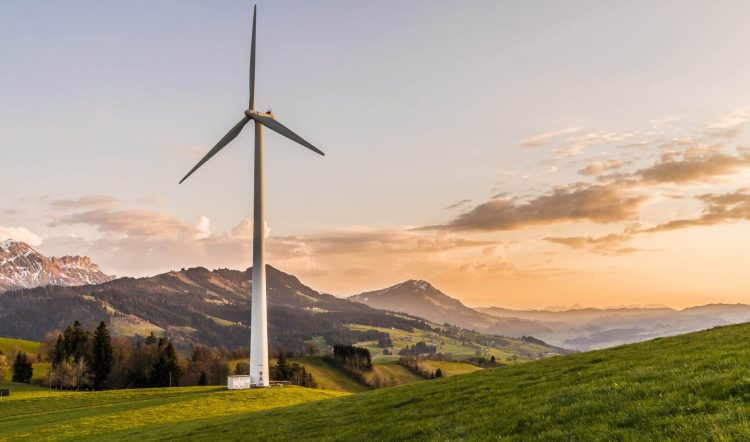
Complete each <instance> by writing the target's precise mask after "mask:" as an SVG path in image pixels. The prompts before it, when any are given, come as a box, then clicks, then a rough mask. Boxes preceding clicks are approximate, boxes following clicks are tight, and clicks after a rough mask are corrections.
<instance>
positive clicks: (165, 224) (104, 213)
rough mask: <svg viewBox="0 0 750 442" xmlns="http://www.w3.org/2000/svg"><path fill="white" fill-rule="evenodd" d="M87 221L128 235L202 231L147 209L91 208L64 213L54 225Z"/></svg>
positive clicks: (185, 235)
mask: <svg viewBox="0 0 750 442" xmlns="http://www.w3.org/2000/svg"><path fill="white" fill-rule="evenodd" d="M74 224H86V225H91V226H94V227H95V228H96V230H97V231H99V232H101V233H116V234H121V235H124V236H149V237H157V238H161V237H169V238H189V237H195V236H196V235H199V234H200V233H201V232H200V230H199V229H198V228H197V227H196V226H193V225H191V224H189V223H186V222H184V221H182V220H179V219H177V218H174V217H172V216H170V215H167V214H165V213H162V212H156V211H152V210H145V209H121V210H88V211H84V212H76V213H72V214H69V215H65V216H63V217H60V218H58V219H56V220H54V221H52V222H51V223H50V226H51V227H56V226H61V225H74Z"/></svg>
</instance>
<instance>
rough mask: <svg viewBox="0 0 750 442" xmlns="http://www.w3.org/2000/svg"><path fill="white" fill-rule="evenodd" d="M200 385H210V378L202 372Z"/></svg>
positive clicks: (199, 380) (199, 378)
mask: <svg viewBox="0 0 750 442" xmlns="http://www.w3.org/2000/svg"><path fill="white" fill-rule="evenodd" d="M198 385H200V386H205V385H208V376H207V375H206V372H205V371H201V375H200V376H199V377H198Z"/></svg>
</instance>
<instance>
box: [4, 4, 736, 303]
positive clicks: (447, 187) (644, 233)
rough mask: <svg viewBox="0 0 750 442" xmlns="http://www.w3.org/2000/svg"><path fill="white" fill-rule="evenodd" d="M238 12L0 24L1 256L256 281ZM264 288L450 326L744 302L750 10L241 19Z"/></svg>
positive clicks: (383, 11) (37, 13) (119, 271)
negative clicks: (17, 245) (10, 245)
mask: <svg viewBox="0 0 750 442" xmlns="http://www.w3.org/2000/svg"><path fill="white" fill-rule="evenodd" d="M251 5H252V4H251V3H249V2H245V1H219V2H204V1H193V2H189V1H158V2H151V1H148V2H147V1H142V2H140V1H135V2H119V3H115V2H106V4H105V3H102V2H95V1H90V2H86V1H76V2H53V1H49V2H42V1H32V2H6V3H4V4H3V5H2V6H0V54H1V55H2V61H1V62H0V63H2V69H0V146H2V147H1V148H0V149H2V150H1V151H0V152H2V154H1V155H2V156H0V158H2V163H1V164H2V165H1V166H0V171H1V172H0V186H2V189H3V191H2V192H0V239H4V238H5V237H12V238H15V239H19V240H23V241H26V242H29V243H30V244H32V245H33V246H34V247H35V248H36V249H37V250H39V251H40V252H42V253H45V254H49V255H62V254H81V255H88V256H91V257H92V259H93V260H94V261H95V262H97V263H99V264H100V265H101V267H102V268H103V270H104V271H105V272H108V273H112V274H116V275H118V276H126V275H127V276H145V275H153V274H157V273H161V272H164V271H168V270H171V269H179V268H181V267H191V266H199V265H200V266H204V267H208V268H216V267H230V268H238V269H240V268H246V267H248V266H249V265H250V263H251V244H250V220H249V218H250V217H251V209H252V200H251V198H252V180H251V178H252V176H251V174H252V161H253V159H252V139H253V135H252V129H251V128H250V127H248V129H247V130H246V131H245V132H244V133H243V134H242V135H241V136H240V137H239V138H238V139H237V140H235V141H234V142H233V143H232V144H231V145H230V146H229V147H227V148H226V149H224V150H223V151H222V152H221V153H220V154H219V155H217V156H216V157H215V158H214V159H213V160H212V161H211V162H210V163H208V164H207V165H206V166H204V167H202V168H201V169H200V170H199V171H198V172H197V173H196V174H195V175H193V176H192V177H191V178H190V179H189V180H188V181H186V182H185V183H183V184H181V185H178V184H177V182H178V181H179V179H180V178H182V176H184V174H185V173H186V172H187V171H188V170H189V169H190V168H191V167H192V166H193V165H194V164H195V162H197V160H198V159H200V157H201V156H202V155H203V154H204V153H205V152H206V151H207V150H208V149H209V148H210V147H212V146H213V144H214V143H215V142H216V141H218V140H219V138H221V136H222V135H224V133H225V132H227V130H229V129H230V128H231V127H232V126H233V125H234V124H235V123H236V122H237V121H238V120H239V119H240V118H241V116H242V115H241V113H242V111H243V110H244V109H245V108H246V105H247V94H248V93H247V70H248V53H249V46H250V39H249V35H250V23H251ZM258 14H259V15H258V68H257V69H258V70H257V85H258V91H257V96H256V102H257V103H258V108H259V109H260V110H265V109H266V108H268V107H272V108H273V111H274V113H275V114H276V115H277V118H278V119H279V120H280V121H282V122H283V123H284V124H286V125H288V126H289V127H291V128H293V129H294V130H295V131H296V132H297V133H299V134H300V135H302V136H303V137H305V138H306V139H308V140H309V141H311V142H312V143H313V144H315V145H316V146H318V147H320V148H321V149H322V150H324V151H325V152H326V156H325V157H319V156H316V155H314V154H311V153H310V152H309V151H307V150H306V149H303V148H300V147H299V146H297V145H294V144H293V143H292V142H290V141H288V140H286V139H283V138H281V137H280V136H277V135H276V134H273V133H270V132H269V133H267V134H266V135H265V140H266V141H265V143H266V161H267V163H266V180H267V181H266V192H267V203H266V212H267V218H268V227H269V237H268V254H269V262H270V264H272V265H274V266H276V267H279V268H280V269H282V270H284V271H286V272H289V273H293V274H295V275H296V276H298V277H299V278H300V279H302V281H303V282H305V283H307V284H308V285H310V286H311V287H313V288H315V289H317V290H320V291H326V292H330V293H333V294H336V295H351V294H354V293H358V292H361V291H364V290H372V289H378V288H383V287H386V286H389V285H392V284H394V283H397V282H400V281H402V280H404V279H408V278H415V279H425V280H428V281H430V282H432V283H433V284H434V285H435V286H437V287H438V288H440V289H442V290H443V291H445V292H446V293H448V294H450V295H452V296H455V297H458V298H460V299H461V300H462V301H463V302H464V303H466V304H467V305H470V306H489V305H497V306H503V307H511V308H541V307H548V306H572V305H581V306H596V307H603V306H616V305H652V304H658V305H668V306H673V307H685V306H690V305H697V304H705V303H709V302H727V303H735V302H744V303H750V276H749V273H748V265H749V264H748V263H750V222H748V221H750V128H748V125H749V124H750V57H748V56H747V54H748V53H750V27H748V26H747V18H748V17H750V3H748V2H744V1H738V2H721V3H711V2H687V1H673V2H670V1H663V2H657V3H655V2H648V1H642V2H639V1H632V2H599V1H591V2H585V1H572V2H553V1H550V2H500V1H486V2H483V1H470V2H456V1H452V2H447V1H446V2H442V1H410V2H397V1H388V2H369V3H365V2H345V1H323V2H304V1H299V2H288V1H282V2H271V1H266V2H260V3H259V5H258Z"/></svg>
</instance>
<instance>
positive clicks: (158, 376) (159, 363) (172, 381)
mask: <svg viewBox="0 0 750 442" xmlns="http://www.w3.org/2000/svg"><path fill="white" fill-rule="evenodd" d="M181 375H182V370H181V369H180V363H179V361H178V359H177V352H175V350H174V346H173V345H172V343H171V342H169V343H168V344H167V345H166V346H165V347H164V350H162V352H161V354H159V358H158V359H157V360H156V363H155V364H154V372H153V384H154V386H157V387H171V386H172V385H177V384H178V383H179V381H180V376H181Z"/></svg>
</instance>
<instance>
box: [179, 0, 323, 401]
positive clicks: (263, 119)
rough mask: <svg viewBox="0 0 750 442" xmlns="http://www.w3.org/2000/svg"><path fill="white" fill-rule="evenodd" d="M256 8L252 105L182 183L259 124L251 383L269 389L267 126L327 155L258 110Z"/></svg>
mask: <svg viewBox="0 0 750 442" xmlns="http://www.w3.org/2000/svg"><path fill="white" fill-rule="evenodd" d="M256 10H257V6H256V7H254V8H253V36H252V42H251V44H250V103H249V106H248V109H247V110H246V111H245V112H244V113H245V116H244V117H243V118H242V120H240V122H239V123H237V124H236V125H235V126H234V127H233V128H232V129H231V130H230V131H229V132H227V134H226V135H224V138H222V139H221V140H219V142H218V143H216V146H214V147H213V149H211V150H210V151H209V152H208V153H207V154H206V156H204V157H203V158H202V159H201V160H200V161H199V162H198V164H196V165H195V167H193V168H192V169H191V170H190V172H188V174H187V175H185V177H184V178H183V179H182V180H180V184H182V182H183V181H185V180H186V179H187V178H188V177H189V176H190V175H192V173H193V172H195V171H196V170H197V169H198V168H199V167H201V166H202V165H203V164H204V163H205V162H206V161H208V160H209V159H211V157H213V156H214V155H216V153H217V152H219V151H220V150H221V149H223V148H224V146H226V145H227V144H229V143H230V142H231V141H232V140H234V139H235V138H236V137H237V135H239V134H240V132H241V131H242V128H243V127H245V125H246V124H247V123H249V122H250V120H253V121H254V122H255V180H254V181H255V185H254V192H255V194H254V205H253V281H252V314H251V318H250V379H251V382H252V383H254V384H256V385H258V386H264V387H267V386H268V385H269V383H268V382H269V375H268V373H269V371H268V323H267V318H266V245H265V238H264V232H263V227H264V224H265V223H264V216H263V126H265V127H267V128H269V129H271V130H272V131H274V132H276V133H278V134H279V135H283V136H285V137H287V138H289V139H290V140H292V141H295V142H297V143H299V144H301V145H303V146H305V147H307V148H308V149H310V150H312V151H313V152H316V153H319V154H320V155H325V154H324V153H323V152H321V151H320V150H319V149H318V148H316V147H315V146H313V145H312V144H310V143H308V142H307V141H305V140H304V139H302V137H300V136H299V135H297V134H295V133H294V132H292V131H291V130H289V129H288V128H287V127H286V126H284V125H283V124H281V123H279V122H278V121H276V117H275V116H274V115H273V114H272V113H271V112H270V111H269V112H268V113H263V112H258V111H256V110H255V14H256Z"/></svg>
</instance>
